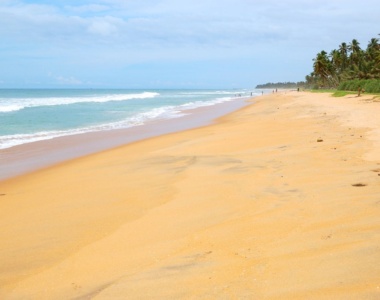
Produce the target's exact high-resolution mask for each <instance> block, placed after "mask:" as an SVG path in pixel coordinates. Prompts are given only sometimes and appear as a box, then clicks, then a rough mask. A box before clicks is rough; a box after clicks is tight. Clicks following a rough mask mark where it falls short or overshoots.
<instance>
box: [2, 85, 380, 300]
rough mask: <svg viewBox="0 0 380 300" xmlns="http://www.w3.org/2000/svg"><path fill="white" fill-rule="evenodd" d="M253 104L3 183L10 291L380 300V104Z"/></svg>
mask: <svg viewBox="0 0 380 300" xmlns="http://www.w3.org/2000/svg"><path fill="white" fill-rule="evenodd" d="M253 101H254V102H253V103H252V104H251V105H249V106H248V107H246V108H243V109H241V110H239V111H237V112H235V113H232V114H230V115H228V116H225V117H223V118H221V119H219V120H218V122H217V123H216V124H214V125H210V126H206V127H202V128H197V129H193V130H187V131H183V132H179V133H174V134H168V135H164V136H160V137H156V138H151V139H148V140H145V141H141V142H136V143H133V144H130V145H126V146H123V147H119V148H116V149H112V150H109V151H105V152H101V153H97V154H93V155H89V156H86V157H83V158H79V159H75V160H71V161H68V162H65V163H62V164H59V165H57V166H53V167H50V168H47V169H44V170H41V171H38V172H34V173H30V174H27V175H23V176H19V177H16V178H13V179H9V180H5V181H2V182H0V241H1V247H0V298H1V299H378V298H380V268H379V267H378V264H379V261H380V176H379V175H380V119H379V117H378V116H379V115H380V102H379V98H377V99H376V98H374V97H373V96H368V95H366V96H362V97H355V96H354V95H351V96H346V97H342V98H334V97H331V96H330V95H329V94H314V93H304V92H299V93H297V92H281V93H278V94H273V95H266V96H262V97H258V98H255V99H254V100H253Z"/></svg>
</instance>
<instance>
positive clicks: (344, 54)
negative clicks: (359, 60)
mask: <svg viewBox="0 0 380 300" xmlns="http://www.w3.org/2000/svg"><path fill="white" fill-rule="evenodd" d="M339 53H340V56H341V58H342V69H343V70H344V69H345V68H346V67H347V61H348V47H347V44H346V43H341V44H340V46H339Z"/></svg>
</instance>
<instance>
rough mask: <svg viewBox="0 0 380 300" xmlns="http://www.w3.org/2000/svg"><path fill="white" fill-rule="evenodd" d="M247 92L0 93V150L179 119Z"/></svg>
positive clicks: (47, 91) (46, 91)
mask: <svg viewBox="0 0 380 300" xmlns="http://www.w3.org/2000/svg"><path fill="white" fill-rule="evenodd" d="M251 93H252V96H256V95H259V94H261V91H255V90H253V91H248V90H117V89H111V90H106V89H101V90H93V89H88V90H85V89H78V90H71V89H62V90H58V89H41V90H39V89H30V90H27V89H22V90H21V89H20V90H15V89H3V90H0V149H5V148H9V147H13V146H16V145H20V144H24V143H30V142H34V141H39V140H46V139H51V138H54V137H59V136H67V135H73V134H80V133H86V132H93V131H104V130H112V129H118V128H128V127H132V126H138V125H143V124H145V123H147V122H149V121H153V120H159V119H169V118H179V117H181V116H184V115H186V113H187V111H188V110H190V109H194V108H198V107H203V106H212V105H216V104H218V103H222V102H226V101H231V100H233V99H234V98H236V97H239V96H241V97H248V96H251Z"/></svg>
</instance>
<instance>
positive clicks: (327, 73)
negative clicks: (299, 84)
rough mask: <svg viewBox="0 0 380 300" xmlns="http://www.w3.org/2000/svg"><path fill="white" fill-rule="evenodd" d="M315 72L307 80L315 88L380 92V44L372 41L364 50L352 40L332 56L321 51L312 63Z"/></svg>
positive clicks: (377, 40)
mask: <svg viewBox="0 0 380 300" xmlns="http://www.w3.org/2000/svg"><path fill="white" fill-rule="evenodd" d="M313 61H314V63H313V71H312V72H311V74H310V75H307V76H306V84H307V85H308V86H309V87H312V88H337V89H339V90H355V91H357V90H358V89H359V88H362V89H365V90H366V91H368V92H380V44H379V39H377V38H372V39H371V40H370V41H369V42H368V45H367V47H366V48H365V49H362V48H361V47H360V44H359V42H358V41H357V40H356V39H353V40H352V41H351V42H350V43H348V44H347V43H341V44H340V45H339V47H338V49H334V50H332V51H331V52H330V53H329V54H328V53H327V52H326V51H324V50H322V51H321V52H319V53H318V54H317V56H316V57H315V58H314V59H313Z"/></svg>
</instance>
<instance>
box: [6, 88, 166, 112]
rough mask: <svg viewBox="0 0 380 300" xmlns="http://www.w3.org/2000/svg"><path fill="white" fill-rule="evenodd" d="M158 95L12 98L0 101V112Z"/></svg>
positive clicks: (155, 94) (156, 94)
mask: <svg viewBox="0 0 380 300" xmlns="http://www.w3.org/2000/svg"><path fill="white" fill-rule="evenodd" d="M158 95H160V94H159V93H155V92H143V93H138V94H111V95H102V96H87V97H86V96H83V97H46V98H13V99H11V100H9V99H0V112H12V111H18V110H21V109H24V108H27V107H38V106H54V105H68V104H75V103H89V102H95V103H102V102H110V101H126V100H132V99H148V98H154V97H156V96H158Z"/></svg>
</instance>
